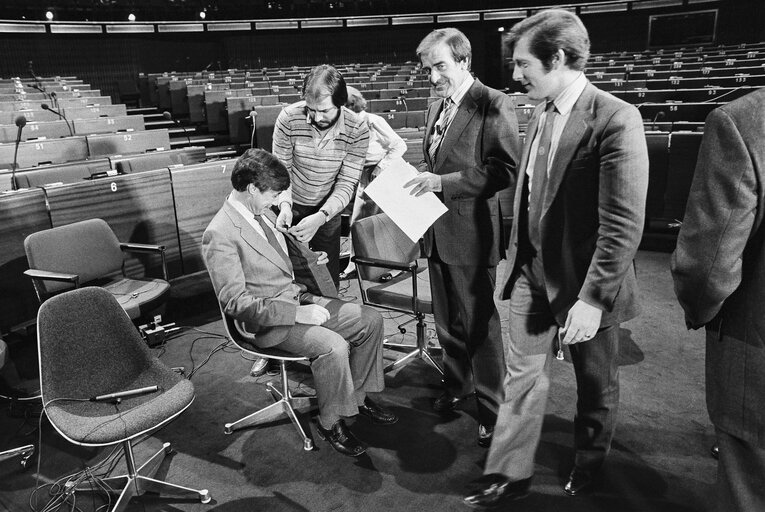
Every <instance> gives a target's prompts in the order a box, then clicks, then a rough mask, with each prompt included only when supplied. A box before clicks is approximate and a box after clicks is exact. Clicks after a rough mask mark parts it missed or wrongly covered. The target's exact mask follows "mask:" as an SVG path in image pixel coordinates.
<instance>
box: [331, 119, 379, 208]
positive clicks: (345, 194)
mask: <svg viewBox="0 0 765 512" xmlns="http://www.w3.org/2000/svg"><path fill="white" fill-rule="evenodd" d="M351 136H352V140H351V141H350V143H349V144H348V152H347V153H346V155H345V158H344V159H343V163H342V164H341V165H340V170H339V171H338V173H337V178H336V179H335V186H334V187H333V188H332V193H331V194H330V196H329V197H328V198H327V200H326V201H325V202H324V204H323V205H322V209H323V210H325V211H326V212H327V213H328V214H329V217H330V218H331V217H334V216H335V215H337V214H338V213H340V212H341V211H343V209H344V208H345V207H346V206H348V203H350V202H351V198H353V197H354V196H355V193H356V184H357V183H358V182H359V178H360V177H361V171H362V169H363V168H364V161H365V160H366V156H367V148H368V147H369V127H368V126H367V123H365V122H359V124H358V125H357V126H356V127H355V128H354V130H353V131H352V135H351Z"/></svg>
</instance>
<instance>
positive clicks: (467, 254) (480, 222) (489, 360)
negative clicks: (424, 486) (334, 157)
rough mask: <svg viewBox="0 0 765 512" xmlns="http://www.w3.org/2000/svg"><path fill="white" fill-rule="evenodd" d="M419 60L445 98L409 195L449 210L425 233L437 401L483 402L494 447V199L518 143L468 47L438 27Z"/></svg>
mask: <svg viewBox="0 0 765 512" xmlns="http://www.w3.org/2000/svg"><path fill="white" fill-rule="evenodd" d="M417 55H418V56H419V57H420V60H421V61H422V66H423V70H424V71H425V72H426V73H428V74H429V78H430V83H431V84H432V85H433V91H434V92H435V94H436V95H437V96H439V97H440V98H442V99H441V100H440V101H436V102H433V103H432V104H431V105H430V107H429V108H428V114H427V131H426V132H425V133H426V135H425V138H424V140H423V152H424V160H423V162H422V163H421V164H420V166H419V170H420V171H421V173H420V175H419V176H418V177H417V178H415V179H414V180H412V181H410V182H409V183H407V184H405V186H407V187H412V190H411V193H412V194H414V195H420V194H423V193H425V192H435V194H436V196H438V198H439V199H441V201H443V202H444V204H445V205H446V207H447V208H448V211H447V213H445V214H444V215H443V216H441V217H440V218H439V219H438V220H437V221H436V222H435V224H434V225H433V226H432V227H431V228H430V229H429V230H428V231H427V233H425V236H424V242H425V254H426V256H427V257H428V268H429V270H430V285H431V292H432V298H433V314H434V317H435V323H436V332H437V334H438V341H439V343H440V344H441V347H442V348H443V351H444V353H443V364H444V392H443V393H442V394H441V396H439V397H438V398H437V399H436V400H435V402H434V403H433V408H434V409H435V410H436V411H438V412H446V411H450V410H451V409H453V408H454V407H455V406H456V405H457V404H458V403H459V402H461V401H462V400H464V399H465V398H466V397H467V396H474V397H475V399H476V401H477V404H478V422H479V428H478V444H480V445H481V446H488V445H489V442H490V440H491V434H492V432H493V430H494V424H495V423H496V420H497V409H498V407H499V402H501V400H502V376H503V373H504V365H503V363H502V333H501V330H500V321H499V313H498V312H497V308H496V307H495V306H494V298H493V295H494V284H495V281H496V266H497V263H498V262H499V260H500V258H502V257H503V256H504V239H503V238H504V237H503V233H502V213H501V211H500V208H499V200H498V199H497V197H496V193H497V192H498V191H500V190H502V189H503V188H506V187H508V186H509V185H510V183H511V182H514V181H515V168H516V162H517V155H518V152H519V148H520V144H519V142H518V122H517V120H516V117H515V109H514V107H513V104H512V102H511V101H510V98H508V97H507V95H505V94H502V93H501V92H499V91H496V90H494V89H491V88H489V87H486V86H485V85H483V84H482V83H481V82H480V81H479V80H477V79H474V78H473V77H472V76H471V74H470V61H471V58H472V53H471V48H470V41H468V39H467V38H466V37H465V35H464V34H463V33H462V32H460V31H459V30H457V29H454V28H444V29H438V30H434V31H433V32H431V33H430V34H428V36H426V37H425V38H424V39H423V40H422V42H421V43H420V45H419V47H418V48H417Z"/></svg>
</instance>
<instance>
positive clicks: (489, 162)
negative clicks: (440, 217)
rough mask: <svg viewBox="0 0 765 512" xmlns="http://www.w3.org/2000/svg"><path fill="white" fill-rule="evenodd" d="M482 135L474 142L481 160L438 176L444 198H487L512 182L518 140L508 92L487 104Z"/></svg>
mask: <svg viewBox="0 0 765 512" xmlns="http://www.w3.org/2000/svg"><path fill="white" fill-rule="evenodd" d="M482 134H483V135H482V138H481V140H480V141H478V142H477V144H479V145H480V148H481V163H480V164H479V165H477V166H475V167H469V168H466V169H462V170H460V171H459V172H454V173H449V174H445V175H443V176H441V190H442V191H443V194H444V197H445V198H450V199H453V200H458V199H468V198H487V197H491V196H493V195H494V194H496V193H497V192H499V191H500V190H502V189H504V188H507V187H508V186H509V185H510V183H511V181H514V176H515V174H516V172H517V169H516V168H517V166H518V160H519V158H518V157H519V155H520V142H519V137H518V119H517V118H516V116H515V107H514V106H513V103H512V101H511V100H510V98H509V97H508V96H507V95H505V94H498V95H496V96H495V97H494V98H493V99H492V101H491V102H490V103H489V105H488V107H487V109H486V112H485V118H484V127H483V130H482Z"/></svg>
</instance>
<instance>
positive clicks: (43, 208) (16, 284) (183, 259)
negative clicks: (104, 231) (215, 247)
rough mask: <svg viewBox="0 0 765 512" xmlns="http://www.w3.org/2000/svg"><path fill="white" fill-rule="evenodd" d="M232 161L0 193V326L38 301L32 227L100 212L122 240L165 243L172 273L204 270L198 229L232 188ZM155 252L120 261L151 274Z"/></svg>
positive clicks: (28, 315) (23, 317)
mask: <svg viewBox="0 0 765 512" xmlns="http://www.w3.org/2000/svg"><path fill="white" fill-rule="evenodd" d="M233 162H234V161H233V160H221V161H217V162H208V163H203V164H198V165H189V166H183V167H177V168H164V169H159V170H153V171H147V172H143V173H137V174H124V175H119V176H114V177H107V178H102V179H94V180H82V181H80V182H78V183H70V184H65V185H58V186H47V187H44V188H35V189H28V190H22V191H18V192H12V193H7V194H3V195H0V244H2V250H0V308H2V311H3V315H1V316H0V319H1V320H0V330H1V331H2V332H7V330H9V329H10V328H12V327H14V326H19V325H23V324H25V323H28V322H31V321H33V319H34V317H35V312H36V308H37V301H36V298H35V295H34V291H33V289H32V285H31V283H30V282H29V280H28V278H27V277H25V276H24V275H23V274H22V273H23V271H24V270H25V269H26V268H27V264H26V257H25V255H24V248H23V241H24V238H25V237H26V236H27V235H29V234H30V233H33V232H36V231H40V230H43V229H48V228H51V227H56V226H61V225H66V224H71V223H73V222H77V221H80V220H85V219H91V218H102V219H104V220H105V221H106V222H107V223H108V224H109V225H110V226H111V228H112V229H113V230H114V232H115V234H116V235H117V237H118V238H119V239H120V240H122V241H126V242H136V243H151V244H160V245H164V246H165V248H166V255H167V263H168V270H169V272H170V275H171V277H178V276H181V275H183V274H190V273H193V272H197V271H199V270H202V269H203V268H204V267H203V263H202V260H201V256H200V247H199V246H200V243H201V238H202V232H203V230H204V229H205V227H206V226H207V224H208V223H209V221H210V219H211V218H212V216H213V215H214V213H215V212H216V211H217V209H218V208H220V206H221V204H222V203H223V201H224V200H225V198H226V194H228V192H229V191H230V189H231V182H230V173H231V169H232V167H233ZM159 268H160V261H159V259H158V258H156V257H154V256H150V255H137V256H135V257H130V258H129V259H128V260H126V270H127V271H128V272H130V273H135V272H136V271H137V272H138V273H139V274H140V273H141V272H142V271H143V272H145V273H147V274H150V275H156V272H157V271H158V270H159Z"/></svg>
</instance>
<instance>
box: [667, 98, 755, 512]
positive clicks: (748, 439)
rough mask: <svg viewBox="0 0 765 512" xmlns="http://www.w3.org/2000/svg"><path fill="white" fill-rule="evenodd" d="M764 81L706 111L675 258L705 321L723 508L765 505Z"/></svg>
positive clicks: (693, 325)
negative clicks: (702, 133)
mask: <svg viewBox="0 0 765 512" xmlns="http://www.w3.org/2000/svg"><path fill="white" fill-rule="evenodd" d="M764 181H765V89H759V90H757V91H755V92H753V93H751V94H748V95H746V96H744V97H743V98H739V99H737V100H735V101H732V102H730V103H728V104H727V105H725V106H723V107H720V108H718V109H716V110H714V111H712V113H710V114H709V116H708V117H707V121H706V124H705V125H704V138H703V140H702V143H701V150H700V151H699V157H698V161H697V164H696V173H695V174H694V176H693V184H692V185H691V191H690V196H689V197H688V206H687V207H686V210H685V217H684V219H683V225H682V227H681V228H680V235H679V236H678V239H677V248H676V249H675V253H674V254H673V257H672V275H673V277H674V279H675V292H676V293H677V298H678V299H679V300H680V304H681V305H682V306H683V309H684V310H685V321H686V324H687V325H688V328H690V329H698V328H700V327H705V328H706V345H707V357H706V388H707V409H708V410H709V417H710V418H711V419H712V423H713V424H714V426H715V432H716V436H717V442H718V445H719V449H720V450H719V463H718V466H717V468H718V469H717V489H718V492H717V493H716V499H717V508H716V510H719V511H721V512H722V511H726V512H727V511H752V512H754V511H761V510H765V487H764V486H763V482H765V233H764V232H763V222H762V221H763V215H765V204H764V203H765V195H764V194H765V193H764V192H763V186H762V184H763V182H764Z"/></svg>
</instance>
